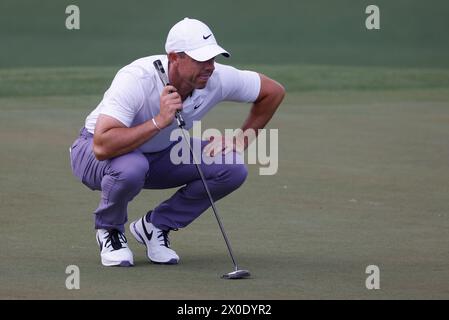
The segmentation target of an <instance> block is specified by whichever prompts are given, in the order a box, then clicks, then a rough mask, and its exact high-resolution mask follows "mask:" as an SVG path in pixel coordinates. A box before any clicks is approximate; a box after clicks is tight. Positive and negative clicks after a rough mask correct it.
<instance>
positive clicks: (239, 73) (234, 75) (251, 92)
mask: <svg viewBox="0 0 449 320" xmlns="http://www.w3.org/2000/svg"><path fill="white" fill-rule="evenodd" d="M218 67H219V70H218V71H219V75H220V80H221V86H222V99H223V100H225V101H236V102H254V101H256V99H257V97H258V96H259V92H260V76H259V74H258V73H257V72H253V71H246V70H239V69H236V68H234V67H231V66H226V65H218Z"/></svg>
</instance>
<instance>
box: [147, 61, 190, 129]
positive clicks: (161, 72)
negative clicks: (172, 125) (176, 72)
mask: <svg viewBox="0 0 449 320" xmlns="http://www.w3.org/2000/svg"><path fill="white" fill-rule="evenodd" d="M153 66H154V68H155V69H156V71H157V74H158V75H159V79H161V82H162V85H163V86H164V87H166V86H168V85H170V83H169V82H168V76H167V74H166V73H165V69H164V67H163V66H162V62H161V60H159V59H158V60H155V61H154V62H153ZM175 117H176V120H177V121H178V126H179V127H180V128H182V127H184V126H185V124H186V122H185V121H184V118H183V117H182V115H181V112H180V111H179V110H177V111H176V113H175Z"/></svg>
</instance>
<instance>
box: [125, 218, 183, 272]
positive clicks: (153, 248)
mask: <svg viewBox="0 0 449 320" xmlns="http://www.w3.org/2000/svg"><path fill="white" fill-rule="evenodd" d="M129 229H130V231H131V234H132V235H133V236H134V238H136V240H137V241H138V242H139V243H141V244H144V245H145V246H146V247H147V257H148V259H150V261H151V262H153V263H158V264H177V263H178V261H179V256H178V255H177V254H176V252H175V251H174V250H172V249H170V240H169V238H168V233H169V232H170V231H165V230H161V229H159V228H157V227H156V226H155V225H153V224H152V223H151V222H147V221H146V219H145V216H143V217H142V218H140V219H138V220H136V221H133V222H131V224H130V225H129Z"/></svg>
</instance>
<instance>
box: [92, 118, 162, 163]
mask: <svg viewBox="0 0 449 320" xmlns="http://www.w3.org/2000/svg"><path fill="white" fill-rule="evenodd" d="M158 132H159V129H158V128H156V127H155V126H154V124H153V123H152V121H151V120H149V121H146V122H144V123H142V124H140V125H138V126H135V127H132V128H111V129H109V130H107V131H105V132H102V133H101V134H98V135H94V153H95V156H96V157H97V159H98V160H106V159H110V158H113V157H117V156H120V155H122V154H126V153H128V152H131V151H133V150H135V149H137V148H138V147H140V146H141V145H142V144H143V143H145V142H146V141H147V140H149V139H151V138H152V137H154V136H155V135H156V134H157V133H158Z"/></svg>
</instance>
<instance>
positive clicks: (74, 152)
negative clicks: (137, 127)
mask: <svg viewBox="0 0 449 320" xmlns="http://www.w3.org/2000/svg"><path fill="white" fill-rule="evenodd" d="M192 141H193V140H191V141H190V142H191V143H192ZM92 143H93V136H92V134H91V133H89V132H88V131H87V130H86V129H85V128H83V129H81V131H80V135H79V137H78V139H76V140H75V142H74V143H73V144H72V146H71V152H70V160H71V161H70V162H71V167H72V172H73V174H74V175H75V176H76V177H77V178H78V179H79V180H81V181H82V183H83V184H85V185H86V186H87V187H89V188H90V189H92V190H101V199H100V204H99V206H98V208H97V209H96V210H95V212H94V214H95V229H118V230H120V231H121V232H124V225H125V223H126V222H127V221H128V212H127V207H128V203H129V202H130V201H131V200H132V199H133V198H134V197H135V196H136V195H137V194H138V193H139V192H140V190H142V189H168V188H174V187H181V188H179V189H178V190H177V191H176V192H175V194H173V195H172V196H171V197H170V198H169V199H166V200H165V201H163V202H161V203H160V204H159V205H158V206H156V207H155V208H154V209H153V211H152V214H151V222H152V223H153V224H154V225H155V226H156V227H158V228H160V229H163V230H170V229H178V228H183V227H185V226H187V225H188V224H189V223H191V222H192V221H193V220H195V219H196V218H197V217H199V216H200V215H201V213H203V212H204V211H205V210H206V209H207V208H209V207H210V202H209V198H208V197H207V193H206V191H205V189H204V186H203V184H202V181H201V178H200V176H199V174H198V172H197V170H196V168H195V165H194V164H193V162H192V161H191V162H190V163H191V164H177V165H174V164H173V163H172V161H171V160H170V150H171V149H172V148H173V146H174V145H176V144H177V143H184V142H183V141H181V142H174V143H173V144H172V145H171V146H170V147H168V148H167V149H165V150H162V151H160V152H155V153H142V152H140V151H139V150H135V151H133V152H130V153H127V154H124V155H121V156H118V157H115V158H112V159H108V160H104V161H98V160H97V159H96V158H95V155H94V153H93V148H92ZM206 144H207V141H201V149H203V148H204V146H205V145H206ZM198 156H199V155H198ZM219 157H222V161H221V163H222V164H216V163H213V164H205V163H202V164H200V166H201V169H202V170H203V173H204V176H205V178H206V181H207V185H208V187H209V189H210V192H211V194H212V197H213V198H214V200H219V199H221V198H223V197H224V196H226V195H228V194H230V193H231V192H232V191H234V190H236V189H237V188H238V187H240V186H241V185H242V183H243V182H244V181H245V179H246V176H247V174H248V171H247V168H246V166H245V165H244V164H239V163H243V162H242V161H235V158H236V157H238V154H236V153H235V152H234V153H232V152H231V153H228V154H227V155H225V156H223V155H219ZM225 157H233V158H234V162H232V163H233V164H225V163H227V162H230V161H226V162H225ZM197 158H199V157H197Z"/></svg>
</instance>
